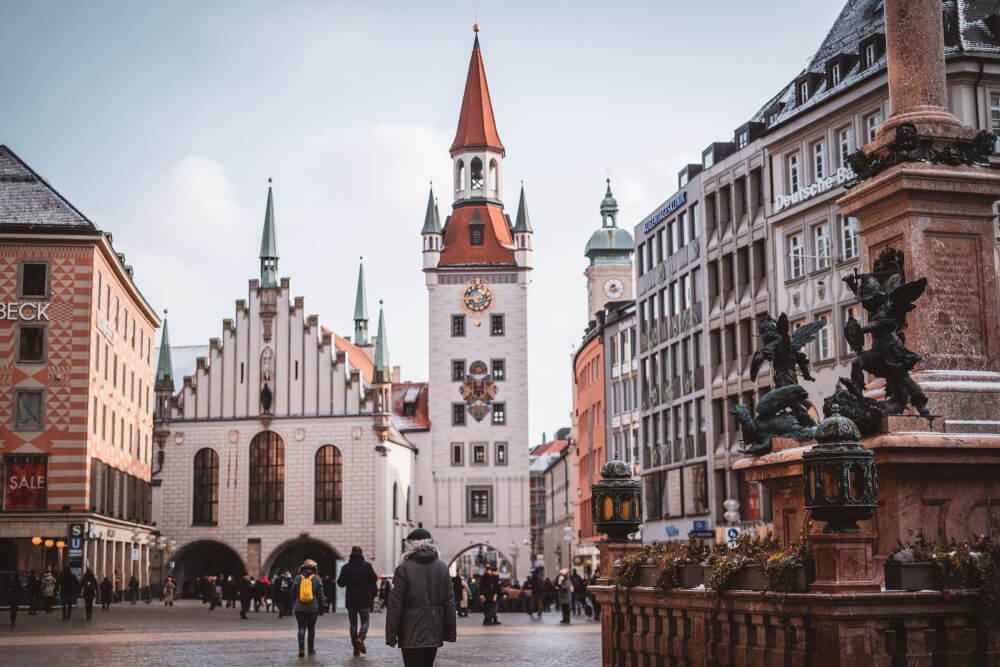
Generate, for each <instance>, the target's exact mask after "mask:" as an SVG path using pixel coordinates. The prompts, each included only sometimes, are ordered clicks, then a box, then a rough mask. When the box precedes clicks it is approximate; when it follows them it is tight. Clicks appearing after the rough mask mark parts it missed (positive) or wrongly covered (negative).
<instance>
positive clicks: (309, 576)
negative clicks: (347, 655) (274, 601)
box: [292, 558, 326, 658]
mask: <svg viewBox="0 0 1000 667" xmlns="http://www.w3.org/2000/svg"><path fill="white" fill-rule="evenodd" d="M292 599H293V600H294V601H295V603H294V606H293V607H292V611H293V612H294V613H295V621H296V622H297V623H298V639H299V657H300V658H304V657H305V655H306V641H307V640H306V636H307V635H308V648H309V655H315V654H316V618H317V617H318V616H319V615H320V614H321V613H323V611H324V610H325V609H326V594H325V591H324V589H323V580H322V579H321V578H320V576H319V575H318V574H317V566H316V561H314V560H311V559H308V558H307V559H306V560H304V561H303V562H302V565H301V566H300V567H299V575H298V576H297V577H295V581H294V582H292Z"/></svg>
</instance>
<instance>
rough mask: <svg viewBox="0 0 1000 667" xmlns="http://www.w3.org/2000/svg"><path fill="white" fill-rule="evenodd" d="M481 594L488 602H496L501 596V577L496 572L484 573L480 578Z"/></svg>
mask: <svg viewBox="0 0 1000 667" xmlns="http://www.w3.org/2000/svg"><path fill="white" fill-rule="evenodd" d="M479 594H480V595H482V596H483V598H484V599H485V600H486V601H487V602H494V601H495V600H496V599H497V598H499V597H500V577H498V576H497V575H495V574H484V575H483V576H482V578H481V579H480V580H479Z"/></svg>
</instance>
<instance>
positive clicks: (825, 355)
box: [816, 313, 833, 359]
mask: <svg viewBox="0 0 1000 667" xmlns="http://www.w3.org/2000/svg"><path fill="white" fill-rule="evenodd" d="M816 319H819V320H823V321H824V322H826V326H825V327H823V328H822V329H820V330H819V331H817V332H816V351H817V352H818V354H817V355H816V357H817V359H829V358H830V357H832V356H833V351H832V350H831V349H830V327H831V326H832V324H833V323H832V322H831V320H832V319H833V318H832V317H831V316H830V313H823V314H822V315H820V316H819V317H818V318H816Z"/></svg>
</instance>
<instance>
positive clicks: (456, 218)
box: [415, 33, 532, 561]
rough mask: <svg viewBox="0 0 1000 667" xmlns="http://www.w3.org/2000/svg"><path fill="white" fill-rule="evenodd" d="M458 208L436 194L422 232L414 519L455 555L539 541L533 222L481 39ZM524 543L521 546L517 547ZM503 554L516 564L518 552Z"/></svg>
mask: <svg viewBox="0 0 1000 667" xmlns="http://www.w3.org/2000/svg"><path fill="white" fill-rule="evenodd" d="M450 152H451V158H452V163H453V172H454V183H453V188H452V189H453V193H454V196H453V201H452V212H451V215H449V216H448V217H447V219H446V220H445V222H444V224H443V225H442V224H441V219H440V215H439V213H438V207H437V203H436V201H435V198H434V194H433V191H432V192H431V193H430V195H429V196H428V201H427V210H426V214H425V216H424V226H423V229H422V232H421V234H422V238H423V258H424V275H425V279H426V285H427V294H428V308H429V327H430V329H429V337H428V338H429V354H428V358H429V363H430V368H429V375H428V379H429V384H428V389H429V392H430V394H429V398H430V400H429V411H430V421H431V423H432V429H431V432H430V445H429V447H427V448H426V450H421V455H420V457H419V459H418V461H417V472H416V475H417V485H418V487H419V488H420V489H421V493H422V495H423V503H422V504H421V503H418V505H417V507H416V508H415V511H416V519H417V521H419V522H420V523H422V524H423V526H424V527H425V528H427V529H428V530H430V532H431V534H432V535H433V536H434V539H435V541H436V542H437V544H438V545H439V547H440V548H441V553H442V557H443V558H444V559H445V560H446V561H453V560H455V559H458V558H459V557H460V556H462V555H463V554H464V553H473V552H476V553H478V552H480V551H482V552H483V553H490V552H491V551H493V550H495V551H499V552H501V553H505V552H507V551H510V549H509V546H510V545H512V544H513V545H515V546H517V545H521V544H523V542H524V540H525V539H528V538H529V537H530V504H529V474H528V444H529V440H528V377H527V371H528V358H527V332H528V321H527V299H528V286H529V283H530V280H529V275H530V272H531V254H532V245H531V239H532V227H531V221H530V219H529V216H528V207H527V203H526V199H525V194H524V187H523V186H522V188H521V193H520V199H519V202H518V208H517V212H516V215H515V218H514V220H513V221H512V220H511V218H510V216H508V215H507V214H506V213H505V211H504V206H503V202H502V195H503V160H504V156H505V155H506V150H505V148H504V145H503V144H502V143H501V141H500V137H499V134H498V132H497V126H496V122H495V119H494V116H493V105H492V102H491V100H490V93H489V87H488V85H487V82H486V71H485V69H484V65H483V57H482V52H481V50H480V47H479V35H478V33H477V35H476V39H475V42H474V45H473V49H472V57H471V59H470V62H469V70H468V76H467V79H466V83H465V92H464V95H463V98H462V107H461V111H460V113H459V119H458V129H457V131H456V134H455V140H454V142H453V143H452V145H451V150H450ZM518 548H520V547H518ZM502 560H506V561H511V560H512V558H511V554H506V553H505V556H504V558H503V559H502Z"/></svg>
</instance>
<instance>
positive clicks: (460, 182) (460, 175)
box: [455, 160, 465, 192]
mask: <svg viewBox="0 0 1000 667" xmlns="http://www.w3.org/2000/svg"><path fill="white" fill-rule="evenodd" d="M463 187H465V162H463V161H462V160H459V161H458V162H456V163H455V192H458V191H459V190H461V189H462V188H463Z"/></svg>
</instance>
